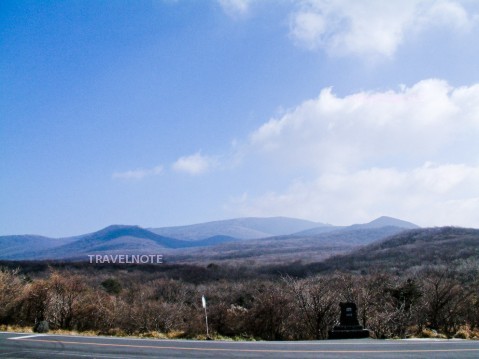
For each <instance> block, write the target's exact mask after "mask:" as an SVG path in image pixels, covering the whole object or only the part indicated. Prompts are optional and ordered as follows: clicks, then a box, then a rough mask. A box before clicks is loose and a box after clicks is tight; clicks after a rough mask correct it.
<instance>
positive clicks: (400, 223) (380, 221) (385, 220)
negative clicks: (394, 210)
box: [367, 216, 419, 229]
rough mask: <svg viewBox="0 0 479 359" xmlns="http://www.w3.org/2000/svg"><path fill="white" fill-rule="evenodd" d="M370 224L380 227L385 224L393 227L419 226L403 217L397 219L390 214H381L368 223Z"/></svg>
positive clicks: (410, 227)
mask: <svg viewBox="0 0 479 359" xmlns="http://www.w3.org/2000/svg"><path fill="white" fill-rule="evenodd" d="M367 225H369V226H378V227H385V226H393V227H402V228H409V229H413V228H419V226H418V225H416V224H414V223H411V222H407V221H404V220H402V219H397V218H393V217H388V216H381V217H378V218H376V219H375V220H373V221H371V222H369V223H367Z"/></svg>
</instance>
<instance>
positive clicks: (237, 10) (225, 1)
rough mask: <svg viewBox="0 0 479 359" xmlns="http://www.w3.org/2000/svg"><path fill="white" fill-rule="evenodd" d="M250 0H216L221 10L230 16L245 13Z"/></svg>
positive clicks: (248, 7)
mask: <svg viewBox="0 0 479 359" xmlns="http://www.w3.org/2000/svg"><path fill="white" fill-rule="evenodd" d="M251 1H252V0H218V2H219V4H220V5H221V8H222V9H223V11H224V12H225V13H226V14H227V15H228V16H230V17H232V18H239V17H243V16H245V15H247V14H248V13H249V10H250V5H251Z"/></svg>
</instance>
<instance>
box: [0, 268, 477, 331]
mask: <svg viewBox="0 0 479 359" xmlns="http://www.w3.org/2000/svg"><path fill="white" fill-rule="evenodd" d="M476 263H477V262H476V261H469V262H468V261H463V262H461V263H459V264H458V265H455V266H448V267H447V266H443V265H436V266H417V267H413V268H410V269H409V270H407V271H404V272H401V273H399V272H391V271H388V270H386V269H385V268H370V269H369V270H367V271H357V272H352V271H343V272H342V271H339V270H332V271H323V272H318V273H311V272H304V271H301V270H298V268H300V267H301V266H300V265H294V264H289V265H285V266H283V267H274V268H273V267H267V268H265V267H261V266H258V265H252V264H248V263H243V265H242V266H234V267H233V266H228V265H224V264H221V265H218V264H215V263H210V264H207V265H166V264H165V265H149V266H146V265H145V266H142V265H116V266H113V265H92V264H89V263H45V262H37V263H35V262H2V263H0V266H1V268H2V269H1V270H0V330H6V329H9V328H14V327H16V328H19V327H20V328H25V327H28V328H34V327H35V328H38V325H39V323H48V328H49V329H50V330H53V331H55V330H57V331H58V330H66V331H75V332H80V333H82V332H84V333H88V334H99V335H119V336H125V335H134V336H140V337H156V338H198V339H201V338H205V317H204V314H205V313H204V310H203V308H202V303H201V297H202V295H204V296H205V297H206V301H207V313H208V321H209V329H210V334H211V335H212V337H213V338H215V339H227V338H229V339H233V340H313V339H326V338H327V335H328V330H330V329H331V328H332V327H333V326H334V325H335V324H337V322H338V320H339V303H340V302H344V301H352V302H355V303H356V304H357V306H358V313H359V319H360V322H361V324H362V325H364V327H366V328H367V329H369V330H370V332H371V336H372V337H374V338H406V337H444V338H445V337H447V338H452V337H459V338H478V337H479V280H478V278H479V277H478V267H477V264H476Z"/></svg>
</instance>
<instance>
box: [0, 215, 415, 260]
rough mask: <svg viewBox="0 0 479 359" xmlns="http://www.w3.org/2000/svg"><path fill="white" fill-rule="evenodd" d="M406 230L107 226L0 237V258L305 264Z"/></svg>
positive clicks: (237, 224) (291, 224)
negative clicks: (136, 257)
mask: <svg viewBox="0 0 479 359" xmlns="http://www.w3.org/2000/svg"><path fill="white" fill-rule="evenodd" d="M412 226H415V225H413V224H411V223H409V222H404V221H400V220H396V219H393V218H389V217H381V218H378V219H377V220H374V221H372V222H370V223H366V224H363V225H353V226H349V227H335V226H331V225H323V224H319V223H315V222H310V221H304V220H300V219H293V218H285V217H273V218H238V219H232V220H225V221H216V222H208V223H203V224H196V225H191V226H181V227H165V228H159V229H156V230H154V231H153V230H148V229H144V228H141V227H138V226H126V225H112V226H109V227H106V228H104V229H102V230H99V231H97V232H93V233H89V234H84V235H80V236H76V237H70V238H62V239H54V238H47V237H41V236H33V235H32V236H29V235H23V236H3V237H0V259H8V260H44V259H54V260H60V259H61V260H64V259H68V260H71V259H75V260H77V259H85V258H86V257H87V255H89V254H147V253H152V254H153V253H155V254H164V255H166V256H167V258H168V260H169V261H170V262H171V261H189V262H198V261H212V260H218V261H223V260H225V261H230V260H241V259H255V260H258V261H264V262H278V261H282V260H297V259H301V260H304V261H308V262H310V261H317V260H322V259H325V258H327V257H330V256H332V255H335V254H338V253H345V252H347V251H351V250H352V249H355V248H357V247H358V246H362V245H365V244H368V243H371V242H373V241H375V240H379V239H383V238H385V237H387V236H391V235H394V234H397V233H400V232H401V231H404V230H405V229H408V228H411V227H412ZM308 231H309V232H308ZM159 233H163V234H159ZM166 233H169V234H170V235H165V234H166ZM228 233H229V234H235V235H237V236H238V237H234V236H231V235H228ZM173 234H174V235H175V236H173Z"/></svg>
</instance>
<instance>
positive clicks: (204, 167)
mask: <svg viewBox="0 0 479 359" xmlns="http://www.w3.org/2000/svg"><path fill="white" fill-rule="evenodd" d="M215 165H216V160H215V159H214V158H212V157H208V156H203V155H202V154H201V153H200V152H198V153H195V154H194V155H191V156H184V157H180V158H179V159H178V160H177V161H176V162H175V163H174V164H173V169H174V170H175V171H179V172H186V173H189V174H192V175H198V174H202V173H205V172H207V171H208V170H210V169H211V168H212V167H214V166H215Z"/></svg>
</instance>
